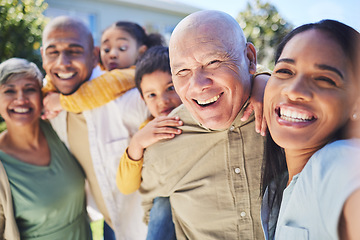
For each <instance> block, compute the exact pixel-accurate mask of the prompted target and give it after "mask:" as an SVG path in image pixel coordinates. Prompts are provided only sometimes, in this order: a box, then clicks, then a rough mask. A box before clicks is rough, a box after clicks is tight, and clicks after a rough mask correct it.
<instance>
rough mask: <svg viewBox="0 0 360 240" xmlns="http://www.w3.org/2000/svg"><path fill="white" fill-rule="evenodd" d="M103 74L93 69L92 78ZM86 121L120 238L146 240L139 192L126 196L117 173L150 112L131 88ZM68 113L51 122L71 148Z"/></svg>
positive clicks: (97, 169)
mask: <svg viewBox="0 0 360 240" xmlns="http://www.w3.org/2000/svg"><path fill="white" fill-rule="evenodd" d="M102 73H103V72H101V71H99V70H98V69H97V68H95V69H94V70H93V73H92V75H91V78H90V79H94V78H96V77H98V76H100V75H101V74H102ZM83 114H84V117H85V119H86V123H87V128H88V136H89V145H90V153H91V156H92V162H93V165H94V169H95V174H96V177H97V179H98V182H99V186H100V188H101V191H102V195H103V198H104V201H105V204H106V207H107V210H108V212H109V214H110V218H111V222H112V224H113V227H114V231H115V235H116V238H117V239H145V237H146V233H147V226H146V225H145V223H144V222H143V215H144V211H143V209H142V207H141V198H140V194H139V193H138V192H135V193H133V194H130V195H124V194H122V193H121V192H120V191H119V190H118V188H117V186H116V181H115V179H116V170H117V168H118V164H119V161H120V157H121V156H122V154H123V153H124V151H125V150H126V148H127V146H128V144H129V140H130V138H131V137H132V136H133V135H134V134H135V132H136V131H137V130H138V128H139V126H140V124H141V123H142V122H144V121H145V120H146V119H147V118H148V116H149V111H148V109H147V107H146V105H145V103H144V101H143V100H142V99H141V97H140V94H139V92H138V90H137V89H135V88H134V89H131V90H129V91H128V92H126V93H125V94H123V95H121V96H120V97H118V98H117V99H115V100H113V101H110V102H108V103H107V104H105V105H103V106H101V107H98V108H95V109H92V110H87V111H84V112H83ZM66 115H67V114H66V112H65V111H62V112H61V113H60V114H59V115H58V116H57V117H56V118H54V119H52V120H51V124H52V125H53V128H54V129H55V131H56V132H57V134H58V135H59V137H60V139H61V140H62V141H63V142H64V143H65V144H66V145H67V146H69V144H68V138H67V121H66Z"/></svg>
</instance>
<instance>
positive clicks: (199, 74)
mask: <svg viewBox="0 0 360 240" xmlns="http://www.w3.org/2000/svg"><path fill="white" fill-rule="evenodd" d="M212 83H213V82H212V80H211V78H209V76H208V74H207V73H206V72H205V71H204V70H203V69H198V70H195V71H194V72H193V75H192V76H191V79H190V89H192V90H194V91H197V92H203V91H204V90H206V89H207V88H209V87H210V86H211V85H212Z"/></svg>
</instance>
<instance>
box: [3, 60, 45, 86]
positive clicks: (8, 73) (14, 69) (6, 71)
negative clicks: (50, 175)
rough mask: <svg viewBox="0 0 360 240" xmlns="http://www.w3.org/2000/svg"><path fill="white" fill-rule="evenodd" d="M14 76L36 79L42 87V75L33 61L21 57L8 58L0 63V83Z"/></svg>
mask: <svg viewBox="0 0 360 240" xmlns="http://www.w3.org/2000/svg"><path fill="white" fill-rule="evenodd" d="M15 77H24V78H31V79H34V80H37V81H38V82H39V84H40V87H42V80H43V75H42V73H41V72H40V70H39V68H38V67H37V66H36V64H35V63H32V62H29V61H28V60H26V59H22V58H10V59H8V60H6V61H4V62H2V63H1V64H0V85H3V84H5V83H7V82H8V81H10V80H11V79H13V78H15Z"/></svg>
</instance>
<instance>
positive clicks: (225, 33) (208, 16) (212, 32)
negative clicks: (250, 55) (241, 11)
mask: <svg viewBox="0 0 360 240" xmlns="http://www.w3.org/2000/svg"><path fill="white" fill-rule="evenodd" d="M189 34H191V37H192V38H198V39H200V40H201V38H208V37H210V38H213V39H216V40H218V41H221V42H223V44H225V45H226V46H227V47H228V50H229V51H230V52H232V51H234V50H238V51H242V50H244V48H245V44H246V39H245V36H244V33H243V31H242V29H241V27H240V25H239V24H238V23H237V22H236V20H235V19H234V18H233V17H232V16H230V15H229V14H227V13H224V12H220V11H215V10H205V11H200V12H195V13H193V14H190V15H189V16H187V17H185V18H184V19H183V20H182V21H180V23H179V24H178V25H177V26H176V27H175V29H174V31H173V33H172V36H171V39H170V50H171V49H174V48H175V49H176V45H177V42H178V41H183V40H185V39H186V38H189Z"/></svg>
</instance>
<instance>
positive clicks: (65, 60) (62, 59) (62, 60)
mask: <svg viewBox="0 0 360 240" xmlns="http://www.w3.org/2000/svg"><path fill="white" fill-rule="evenodd" d="M70 63H71V60H70V57H69V56H67V54H66V53H60V54H59V57H58V64H59V65H60V66H69V65H70Z"/></svg>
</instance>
